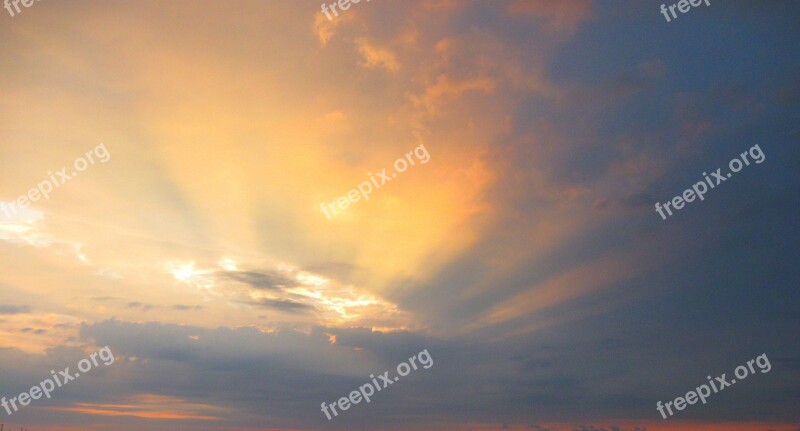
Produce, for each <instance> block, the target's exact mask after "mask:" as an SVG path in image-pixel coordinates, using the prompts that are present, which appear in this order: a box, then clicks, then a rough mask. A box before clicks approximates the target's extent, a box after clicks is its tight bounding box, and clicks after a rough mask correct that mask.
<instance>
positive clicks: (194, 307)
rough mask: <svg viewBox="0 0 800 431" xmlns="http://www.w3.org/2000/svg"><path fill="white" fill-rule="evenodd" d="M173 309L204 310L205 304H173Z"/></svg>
mask: <svg viewBox="0 0 800 431" xmlns="http://www.w3.org/2000/svg"><path fill="white" fill-rule="evenodd" d="M172 309H173V310H178V311H189V310H195V311H198V310H202V309H203V306H202V305H194V306H193V305H183V304H175V305H173V306H172Z"/></svg>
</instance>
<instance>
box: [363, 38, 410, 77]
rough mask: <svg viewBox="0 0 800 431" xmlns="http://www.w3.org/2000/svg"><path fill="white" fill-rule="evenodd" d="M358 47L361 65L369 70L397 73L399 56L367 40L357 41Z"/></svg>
mask: <svg viewBox="0 0 800 431" xmlns="http://www.w3.org/2000/svg"><path fill="white" fill-rule="evenodd" d="M355 42H356V47H357V48H358V52H359V54H361V58H362V62H361V65H362V66H364V67H366V68H367V69H386V70H388V71H390V72H397V71H398V70H399V69H400V63H399V62H398V61H397V56H396V55H395V54H394V53H393V52H392V51H391V50H389V49H388V48H384V47H378V46H377V45H375V44H374V43H373V42H371V41H369V40H368V39H366V38H363V37H361V38H358V39H356V41H355Z"/></svg>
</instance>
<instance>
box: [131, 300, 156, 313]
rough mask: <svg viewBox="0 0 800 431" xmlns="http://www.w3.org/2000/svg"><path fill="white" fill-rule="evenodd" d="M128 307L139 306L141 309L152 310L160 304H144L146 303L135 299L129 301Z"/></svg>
mask: <svg viewBox="0 0 800 431" xmlns="http://www.w3.org/2000/svg"><path fill="white" fill-rule="evenodd" d="M127 307H128V308H138V309H140V310H142V311H150V310H152V309H153V308H156V307H158V306H157V305H153V304H144V303H141V302H139V301H134V302H129V303H128V304H127Z"/></svg>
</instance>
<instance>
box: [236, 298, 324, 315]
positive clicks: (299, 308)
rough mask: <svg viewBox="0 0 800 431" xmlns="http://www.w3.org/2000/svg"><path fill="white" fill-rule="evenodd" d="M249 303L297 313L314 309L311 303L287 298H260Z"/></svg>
mask: <svg viewBox="0 0 800 431" xmlns="http://www.w3.org/2000/svg"><path fill="white" fill-rule="evenodd" d="M250 304H253V305H257V306H259V307H263V308H271V309H274V310H279V311H288V312H297V313H299V312H305V311H310V310H313V309H314V307H313V306H311V305H308V304H303V303H300V302H296V301H291V300H288V299H269V298H261V299H258V300H256V301H252V302H250Z"/></svg>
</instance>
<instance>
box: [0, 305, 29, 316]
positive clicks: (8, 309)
mask: <svg viewBox="0 0 800 431" xmlns="http://www.w3.org/2000/svg"><path fill="white" fill-rule="evenodd" d="M30 312H31V307H28V306H27V305H0V314H26V313H30Z"/></svg>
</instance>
